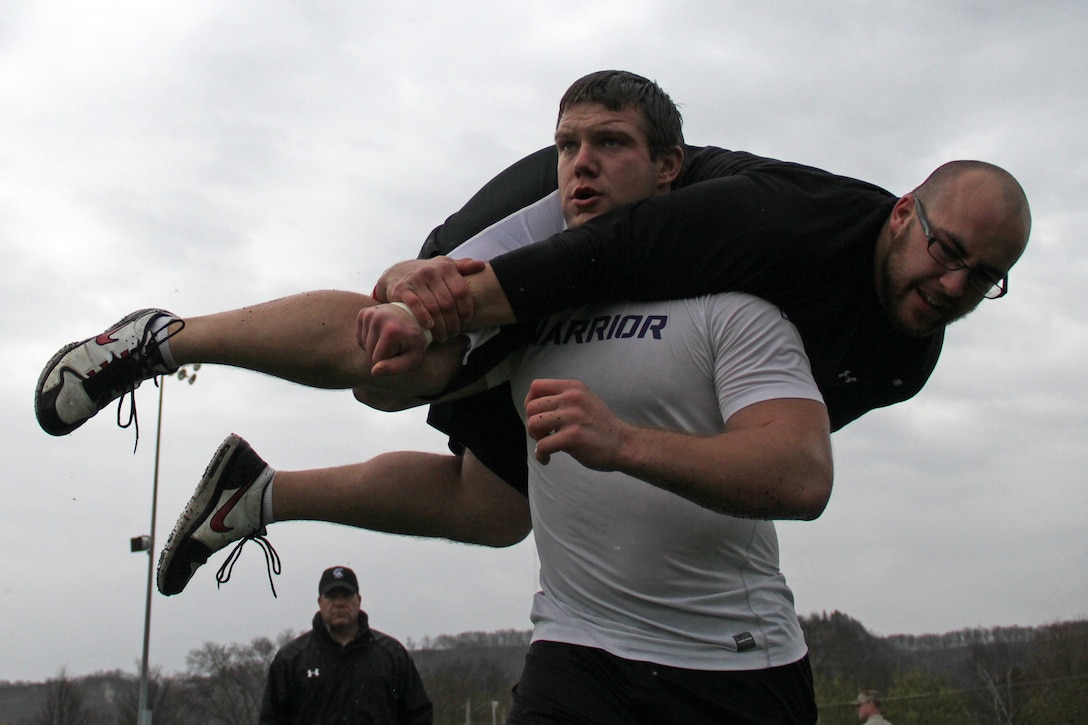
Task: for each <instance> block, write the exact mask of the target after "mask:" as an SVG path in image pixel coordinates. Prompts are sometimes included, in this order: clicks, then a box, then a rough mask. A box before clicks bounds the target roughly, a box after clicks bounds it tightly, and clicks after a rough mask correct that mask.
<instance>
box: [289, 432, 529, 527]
mask: <svg viewBox="0 0 1088 725" xmlns="http://www.w3.org/2000/svg"><path fill="white" fill-rule="evenodd" d="M272 510H273V512H274V514H275V518H276V521H288V520H311V521H329V522H333V523H340V524H347V525H349V526H356V527H358V528H364V529H373V530H375V531H385V532H389V533H394V534H406V535H409V536H426V537H437V538H445V539H450V540H453V541H461V542H465V543H470V544H482V545H485V546H496V547H501V546H511V545H513V544H516V543H518V542H519V541H521V540H522V539H524V538H525V537H526V535H527V534H528V533H529V531H530V528H531V523H530V517H529V500H528V499H527V498H525V496H523V495H521V494H520V493H519V492H517V491H515V490H514V489H513V488H512V487H511V486H509V485H508V484H506V483H505V482H504V481H503V480H502V479H500V478H499V477H498V476H496V475H495V474H493V473H491V472H490V471H489V470H488V469H487V468H486V467H484V466H483V464H481V463H480V462H479V461H477V460H476V458H475V456H473V455H472V454H471V452H467V453H466V454H465V456H464V458H458V457H455V456H450V455H439V454H431V453H416V452H409V451H402V452H396V453H385V454H382V455H379V456H377V457H375V458H372V459H371V460H369V461H366V462H364V463H357V464H353V465H348V466H338V467H335V468H323V469H316V470H310V471H277V472H276V477H275V482H274V484H273V487H272Z"/></svg>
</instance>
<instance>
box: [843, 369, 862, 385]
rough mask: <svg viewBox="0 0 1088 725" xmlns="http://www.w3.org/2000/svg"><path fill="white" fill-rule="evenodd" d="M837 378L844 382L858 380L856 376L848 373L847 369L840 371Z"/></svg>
mask: <svg viewBox="0 0 1088 725" xmlns="http://www.w3.org/2000/svg"><path fill="white" fill-rule="evenodd" d="M839 380H841V381H843V382H844V383H856V382H857V381H858V379H857V378H855V377H854V376H853V375H851V374H850V371H849V370H843V371H842V372H841V373H839Z"/></svg>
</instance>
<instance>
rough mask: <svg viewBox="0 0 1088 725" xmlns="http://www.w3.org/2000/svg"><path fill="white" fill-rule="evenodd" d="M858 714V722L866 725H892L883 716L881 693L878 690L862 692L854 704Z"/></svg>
mask: <svg viewBox="0 0 1088 725" xmlns="http://www.w3.org/2000/svg"><path fill="white" fill-rule="evenodd" d="M853 705H854V708H855V709H856V710H857V712H858V721H859V722H861V723H864V725H892V724H891V723H890V722H888V721H887V720H885V719H884V716H883V715H882V714H881V712H882V711H883V707H882V706H881V704H880V693H879V692H877V691H876V690H862V691H861V692H859V693H858V696H857V699H856V700H854V702H853Z"/></svg>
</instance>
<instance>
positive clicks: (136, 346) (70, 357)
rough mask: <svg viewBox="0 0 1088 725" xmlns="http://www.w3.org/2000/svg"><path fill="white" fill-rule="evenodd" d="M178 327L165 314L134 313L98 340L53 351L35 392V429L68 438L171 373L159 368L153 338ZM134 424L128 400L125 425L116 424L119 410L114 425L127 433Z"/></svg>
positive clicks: (159, 357) (163, 365) (173, 318)
mask: <svg viewBox="0 0 1088 725" xmlns="http://www.w3.org/2000/svg"><path fill="white" fill-rule="evenodd" d="M180 321H181V320H180V318H178V317H177V316H176V315H174V314H172V313H170V312H167V311H166V310H154V309H147V310H137V311H136V312H133V313H132V314H131V315H129V316H127V317H125V318H124V319H123V320H121V321H120V322H118V323H117V324H116V325H114V326H113V327H111V328H110V329H108V330H106V331H105V332H103V333H102V334H101V335H97V336H96V337H89V338H87V339H86V340H84V341H83V342H73V343H71V344H70V345H66V346H64V347H63V348H61V349H60V350H58V351H57V354H56V355H54V356H53V358H52V359H51V360H50V361H49V364H48V365H46V366H45V369H44V370H42V374H41V376H40V377H39V378H38V387H37V388H36V389H35V390H34V413H35V414H36V415H37V416H38V425H40V426H41V427H42V430H44V431H45V432H46V433H49V434H50V435H55V436H63V435H68V434H69V433H71V432H72V431H74V430H75V429H76V428H78V427H79V426H81V425H83V424H84V423H86V422H87V421H88V420H90V419H91V418H93V417H94V416H95V414H97V413H98V411H100V410H102V409H103V408H105V407H106V406H107V405H109V404H110V403H111V402H112V401H114V400H117V399H118V398H123V397H124V396H125V395H126V394H127V393H132V392H133V391H135V390H136V388H138V387H140V383H142V382H143V381H145V380H148V379H149V378H153V377H155V376H156V375H168V374H170V373H172V372H174V371H175V370H176V369H177V368H173V369H171V368H170V367H168V366H167V365H166V363H165V362H163V359H162V354H161V353H160V352H159V340H158V338H157V335H158V333H159V332H160V331H162V330H163V329H165V328H166V327H168V326H170V325H171V324H173V323H175V322H180ZM182 324H184V323H182ZM174 334H176V332H175V333H174ZM135 420H136V402H135V398H133V402H132V409H131V411H130V413H129V419H128V421H127V422H124V423H122V422H121V408H120V406H119V407H118V410H117V423H118V425H120V426H121V427H122V428H127V427H128V426H129V425H130V424H131V423H132V422H133V421H135Z"/></svg>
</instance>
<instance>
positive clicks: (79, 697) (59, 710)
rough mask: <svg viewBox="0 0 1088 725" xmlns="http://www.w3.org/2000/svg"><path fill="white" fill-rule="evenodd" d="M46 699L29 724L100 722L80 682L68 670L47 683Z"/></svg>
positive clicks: (81, 724) (54, 724) (57, 724)
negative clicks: (88, 702)
mask: <svg viewBox="0 0 1088 725" xmlns="http://www.w3.org/2000/svg"><path fill="white" fill-rule="evenodd" d="M45 687H46V692H45V701H44V702H43V703H42V706H41V707H40V708H39V709H38V712H36V713H35V714H34V715H33V716H32V717H31V718H30V720H29V721H28V723H29V725H94V724H95V723H97V722H98V718H96V716H95V714H94V712H93V711H92V710H91V708H90V707H88V706H87V696H86V693H85V692H84V691H83V686H82V685H80V684H79V682H77V681H75V680H73V679H71V678H69V677H68V672H67V671H66V670H63V669H62V670H61V671H60V672H59V673H58V674H57V676H56V677H55V678H54V679H52V680H49V681H48V682H46V683H45Z"/></svg>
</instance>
